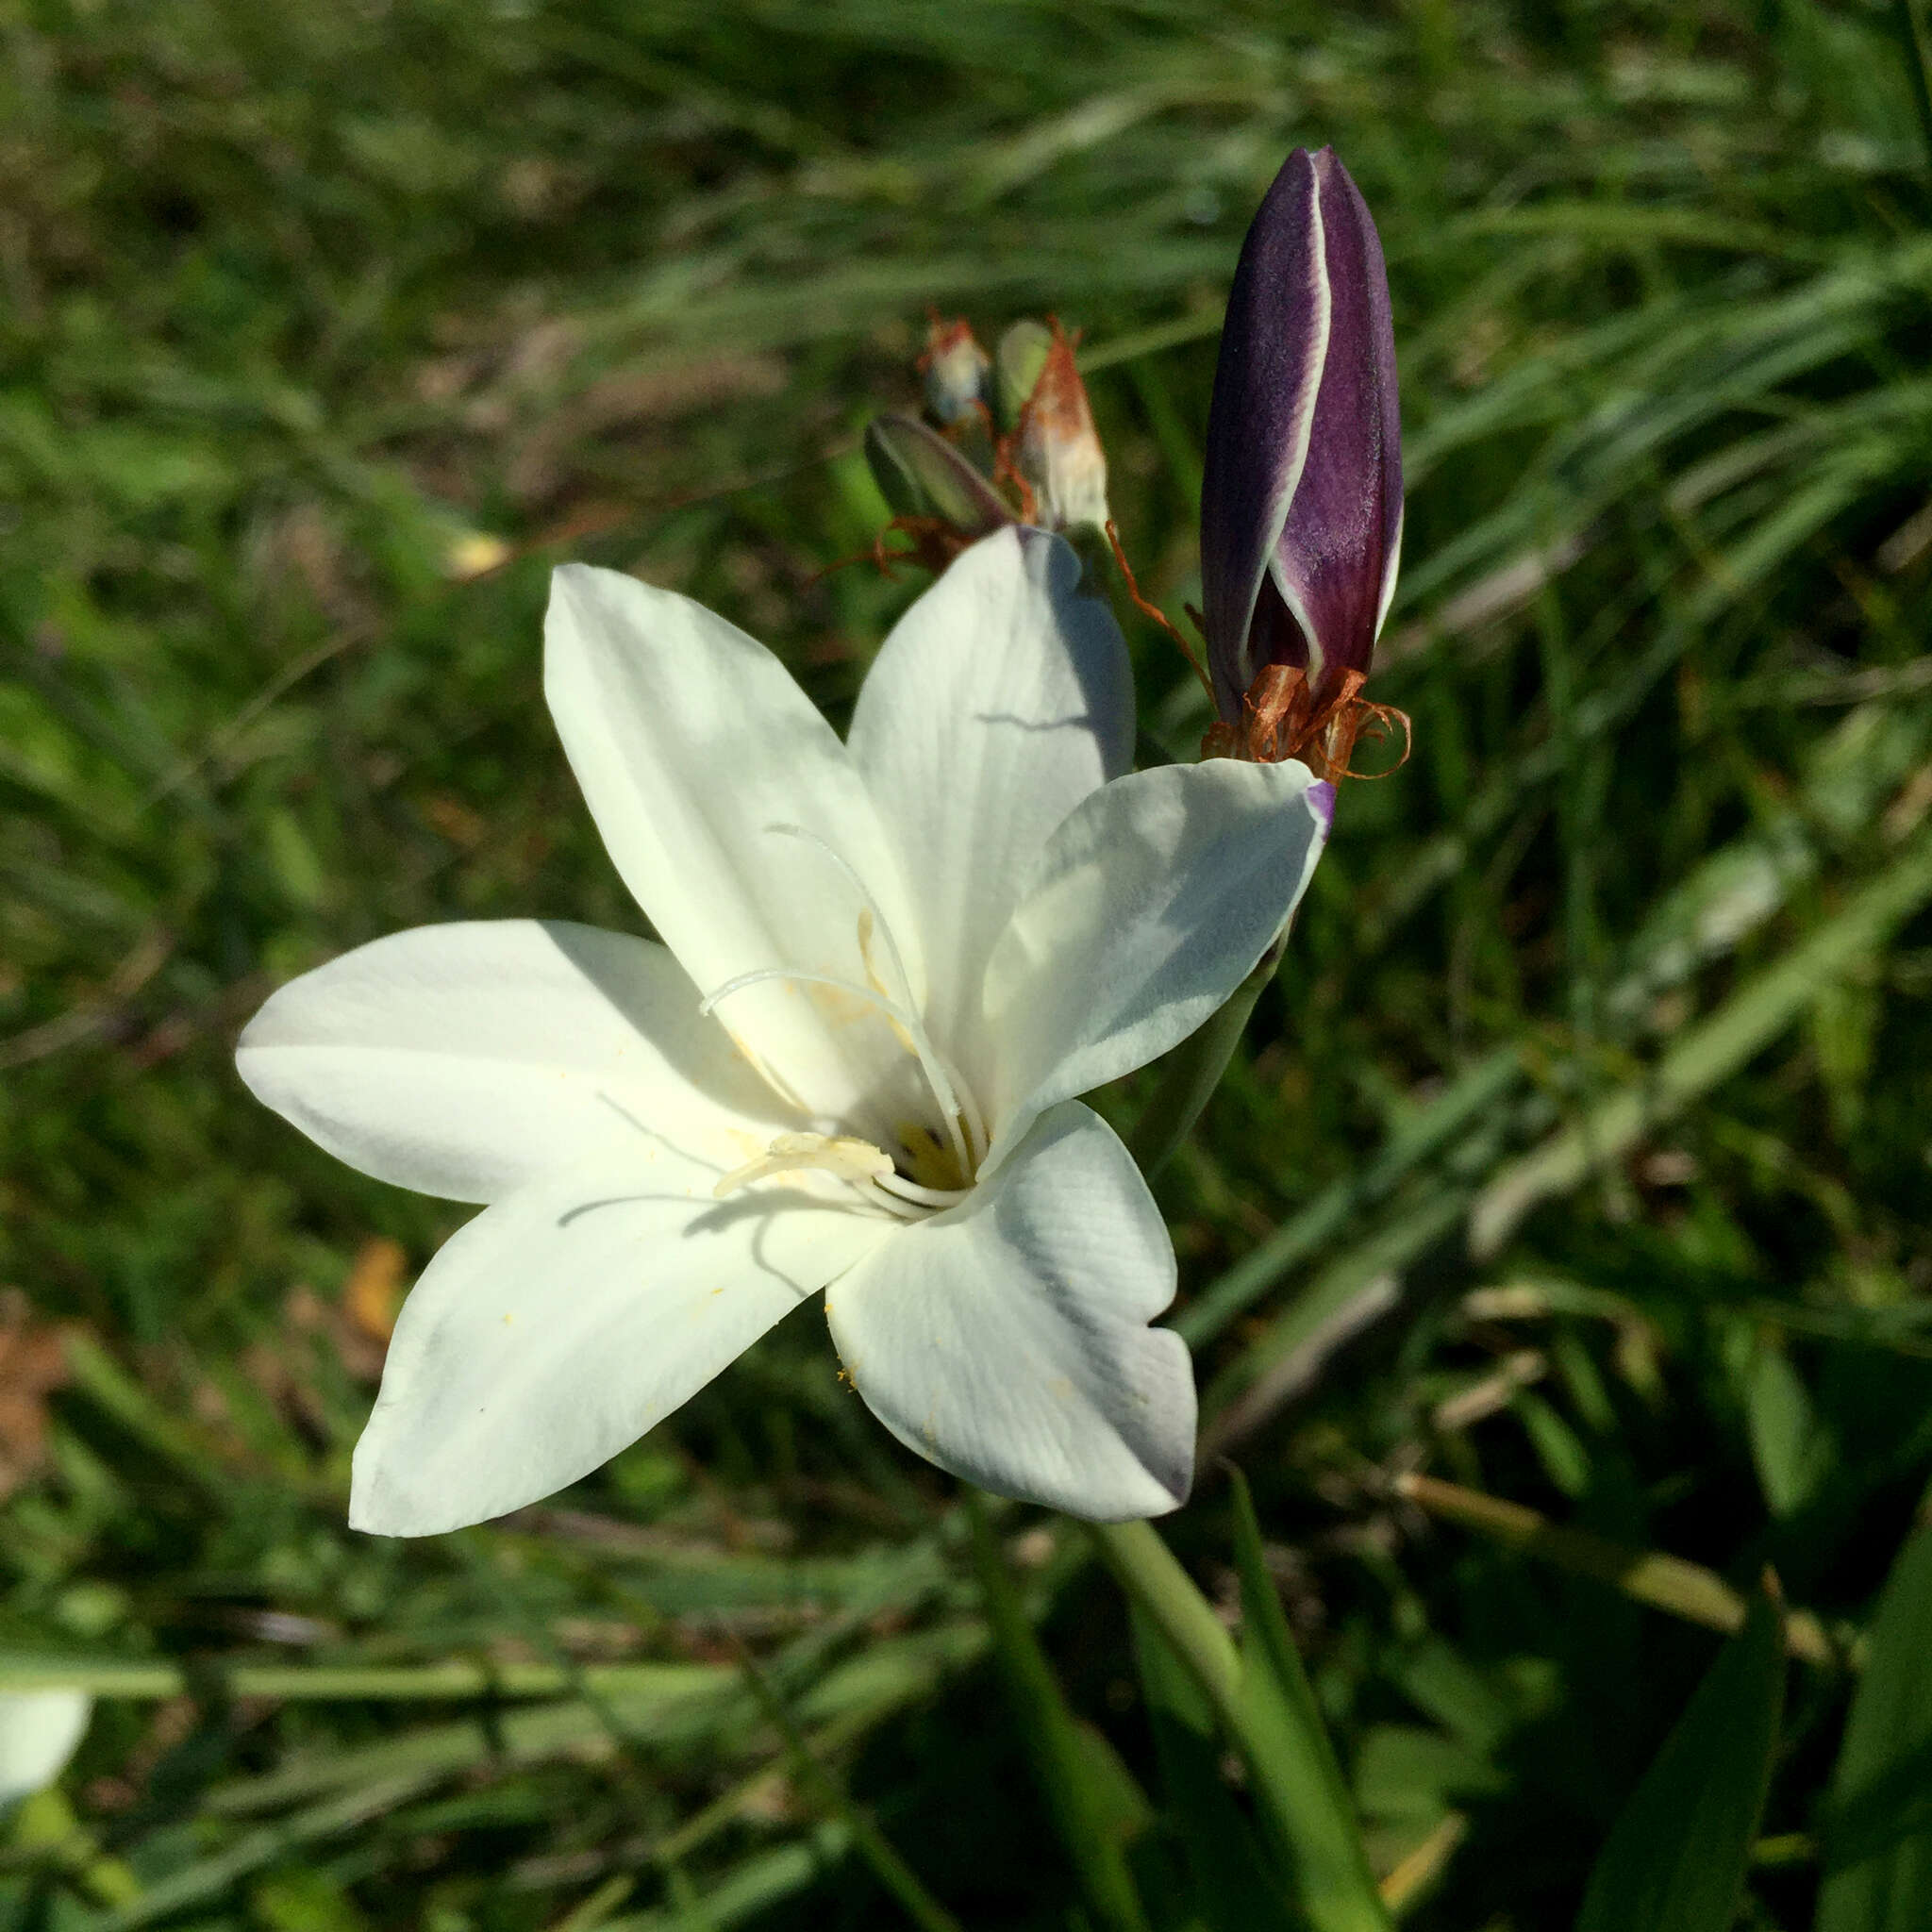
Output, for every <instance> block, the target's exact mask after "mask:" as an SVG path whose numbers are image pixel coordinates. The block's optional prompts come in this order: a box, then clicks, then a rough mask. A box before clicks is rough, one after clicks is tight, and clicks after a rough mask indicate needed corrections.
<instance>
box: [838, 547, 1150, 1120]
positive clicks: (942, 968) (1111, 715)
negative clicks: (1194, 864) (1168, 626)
mask: <svg viewBox="0 0 1932 1932" xmlns="http://www.w3.org/2000/svg"><path fill="white" fill-rule="evenodd" d="M1079 584H1080V561H1079V558H1076V557H1075V556H1074V553H1073V551H1072V550H1071V549H1069V548H1068V546H1067V545H1066V544H1065V543H1064V542H1063V541H1061V540H1060V539H1059V538H1058V537H1050V536H1047V535H1045V534H1044V533H1043V532H1041V531H1039V530H1024V531H1023V530H1020V529H1018V528H1009V529H1006V530H1002V531H1000V532H998V534H996V535H994V536H991V537H989V538H987V539H986V540H985V541H982V542H980V543H977V544H975V545H974V547H973V548H972V549H971V550H969V551H967V552H966V553H965V554H964V555H963V556H962V557H960V558H958V560H957V561H956V562H954V563H953V564H952V565H951V566H950V568H948V570H947V571H946V572H945V574H944V575H942V576H941V578H940V579H939V581H938V582H937V583H936V584H934V585H933V587H932V589H931V590H929V591H926V593H925V594H924V596H923V597H921V598H920V600H919V601H918V603H916V604H915V605H913V607H912V608H911V609H909V610H908V612H907V613H906V615H905V616H904V617H903V618H902V619H901V620H900V621H899V623H898V625H897V626H896V627H895V628H894V629H893V632H892V634H891V637H890V638H888V639H887V640H886V642H885V645H884V647H883V648H882V649H881V650H880V652H879V655H878V658H877V659H876V660H875V661H874V664H873V667H872V670H871V672H870V673H869V674H868V675H867V677H866V680H865V688H864V690H863V691H860V693H859V697H858V709H857V710H856V711H855V712H854V714H853V719H852V733H851V746H852V757H853V761H854V762H855V763H856V764H857V765H858V769H859V771H860V772H861V773H862V774H864V776H865V781H866V784H867V787H868V788H869V789H870V791H871V792H872V795H873V800H874V804H875V805H876V806H877V807H878V810H879V816H880V818H881V820H882V821H883V822H884V824H885V826H886V831H887V835H888V837H890V838H891V839H892V840H893V841H894V842H895V844H896V846H897V849H898V853H899V858H900V870H901V872H902V874H903V875H904V877H905V880H906V885H907V890H908V892H909V893H910V894H911V897H912V900H913V903H914V905H915V907H916V908H917V911H918V915H919V918H920V921H921V923H922V928H923V936H924V953H925V970H926V983H927V994H926V1017H927V1021H928V1024H929V1025H930V1027H931V1029H932V1033H933V1036H934V1038H935V1039H937V1040H938V1041H940V1043H941V1045H942V1046H943V1047H944V1048H945V1049H946V1050H947V1051H948V1052H949V1053H950V1054H951V1055H952V1057H953V1058H954V1059H955V1060H956V1062H957V1063H958V1065H959V1067H960V1070H961V1072H962V1073H963V1074H965V1076H966V1079H967V1081H968V1083H969V1085H974V1086H977V1085H980V1084H982V1083H983V1082H984V1081H985V1079H986V1078H987V1077H988V1076H989V1074H990V1073H991V1068H990V1066H989V1065H988V1064H987V1063H986V1055H985V1052H984V1047H983V1042H982V1041H981V1038H980V1033H979V1022H980V1008H979V987H980V982H981V980H982V978H983V977H984V976H985V973H986V962H987V958H988V957H989V956H990V955H991V951H992V946H993V941H995V940H996V939H997V938H998V937H999V934H1000V931H1001V929H1002V928H1003V927H1004V926H1005V924H1006V923H1007V920H1008V916H1009V915H1010V914H1011V912H1012V910H1013V908H1014V906H1015V905H1017V904H1018V903H1019V896H1020V892H1021V890H1022V888H1023V887H1024V883H1025V877H1026V874H1027V873H1028V871H1029V870H1030V868H1031V867H1032V865H1033V864H1034V863H1035V861H1036V860H1037V859H1038V858H1039V855H1040V852H1041V847H1043V846H1044V845H1045V843H1046V841H1047V840H1048V838H1049V837H1050V836H1051V835H1052V833H1053V830H1054V828H1055V826H1057V825H1058V824H1059V822H1060V821H1061V820H1062V819H1063V818H1065V817H1066V815H1067V814H1068V813H1069V812H1070V811H1072V810H1073V808H1074V807H1075V806H1076V805H1078V804H1079V803H1080V801H1081V800H1082V799H1083V798H1085V797H1086V796H1087V795H1088V794H1089V793H1090V792H1091V791H1096V790H1097V789H1098V788H1099V787H1100V786H1101V785H1102V784H1104V783H1105V782H1106V781H1107V780H1108V778H1110V777H1113V776H1115V775H1117V774H1119V773H1122V772H1124V771H1125V770H1126V769H1127V767H1128V765H1129V764H1130V763H1131V761H1132V758H1133V749H1134V686H1133V672H1132V669H1131V667H1130V666H1129V664H1128V662H1127V651H1126V645H1125V643H1124V641H1122V638H1121V633H1120V626H1119V625H1116V624H1115V623H1114V621H1113V615H1112V613H1111V612H1110V611H1109V610H1108V608H1107V606H1106V605H1105V604H1104V603H1102V602H1101V601H1100V600H1099V599H1098V598H1096V597H1090V596H1085V595H1082V594H1081V592H1080V590H1079Z"/></svg>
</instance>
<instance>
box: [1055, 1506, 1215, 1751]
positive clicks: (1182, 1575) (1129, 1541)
mask: <svg viewBox="0 0 1932 1932" xmlns="http://www.w3.org/2000/svg"><path fill="white" fill-rule="evenodd" d="M1087 1531H1088V1534H1089V1535H1090V1536H1091V1537H1092V1539H1093V1541H1094V1543H1095V1545H1096V1546H1097V1547H1098V1549H1099V1551H1100V1557H1101V1561H1102V1562H1104V1563H1105V1564H1106V1565H1107V1567H1108V1569H1109V1570H1111V1571H1112V1572H1113V1574H1114V1577H1115V1579H1116V1580H1117V1581H1118V1582H1119V1584H1120V1586H1121V1588H1122V1589H1123V1590H1124V1591H1126V1593H1127V1594H1128V1595H1129V1596H1130V1597H1132V1598H1133V1600H1134V1602H1135V1603H1136V1604H1137V1605H1138V1606H1139V1607H1141V1609H1142V1610H1144V1611H1145V1612H1146V1614H1147V1615H1148V1617H1149V1618H1151V1619H1152V1620H1153V1622H1154V1624H1155V1625H1156V1627H1157V1628H1158V1630H1159V1632H1160V1634H1161V1635H1162V1636H1163V1637H1164V1638H1166V1639H1167V1642H1168V1647H1169V1648H1170V1649H1171V1650H1172V1651H1173V1652H1174V1655H1175V1656H1176V1657H1179V1658H1180V1660H1181V1661H1182V1662H1183V1663H1184V1664H1186V1665H1187V1667H1188V1669H1189V1670H1190V1671H1191V1672H1192V1673H1193V1675H1194V1680H1195V1682H1196V1683H1198V1684H1199V1685H1200V1687H1201V1689H1202V1690H1203V1691H1206V1692H1207V1693H1208V1702H1209V1703H1210V1704H1211V1705H1213V1707H1214V1709H1215V1713H1216V1715H1217V1716H1219V1717H1220V1719H1221V1721H1222V1723H1223V1724H1224V1726H1226V1727H1227V1729H1229V1730H1230V1731H1234V1730H1237V1729H1238V1728H1239V1727H1240V1724H1241V1653H1240V1652H1239V1651H1237V1650H1236V1649H1235V1647H1234V1639H1233V1638H1232V1637H1230V1636H1229V1635H1228V1634H1227V1627H1226V1625H1225V1624H1223V1623H1222V1621H1221V1619H1220V1618H1219V1617H1218V1616H1216V1615H1215V1614H1214V1609H1213V1607H1212V1606H1211V1605H1210V1604H1209V1603H1208V1600H1207V1598H1206V1597H1204V1596H1203V1595H1202V1594H1201V1592H1200V1591H1198V1590H1196V1589H1195V1588H1194V1583H1193V1579H1192V1578H1191V1576H1190V1575H1189V1574H1188V1573H1187V1572H1186V1571H1185V1570H1183V1569H1182V1568H1181V1565H1180V1558H1179V1557H1176V1556H1175V1555H1174V1552H1173V1551H1172V1550H1171V1549H1169V1548H1168V1546H1167V1545H1166V1543H1164V1542H1163V1541H1161V1539H1160V1536H1159V1533H1158V1531H1157V1530H1156V1529H1155V1527H1154V1525H1153V1524H1151V1523H1090V1524H1088V1525H1087Z"/></svg>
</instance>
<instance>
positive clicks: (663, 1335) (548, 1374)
mask: <svg viewBox="0 0 1932 1932" xmlns="http://www.w3.org/2000/svg"><path fill="white" fill-rule="evenodd" d="M713 1178H714V1176H713V1175H712V1174H711V1173H710V1171H709V1170H708V1169H705V1168H699V1167H695V1166H692V1165H691V1164H690V1163H687V1162H683V1161H680V1160H678V1159H677V1158H675V1156H672V1155H668V1154H667V1155H663V1156H661V1157H660V1158H658V1160H657V1161H656V1162H655V1163H648V1162H647V1163H646V1164H644V1166H643V1167H642V1169H641V1171H640V1169H639V1168H638V1167H636V1166H625V1167H619V1168H606V1169H604V1170H603V1171H601V1172H591V1173H587V1174H567V1175H557V1176H553V1177H552V1178H550V1179H548V1180H543V1181H539V1182H537V1183H536V1184H535V1185H533V1186H531V1187H528V1188H525V1189H524V1190H522V1191H520V1192H518V1193H515V1194H512V1195H511V1196H510V1197H509V1198H508V1200H505V1201H500V1202H498V1203H497V1204H496V1205H495V1206H494V1207H493V1208H485V1209H484V1211H483V1212H482V1213H481V1214H479V1215H478V1216H477V1217H476V1218H475V1220H474V1221H472V1222H471V1223H470V1224H468V1225H467V1226H465V1227H463V1228H462V1229H461V1230H459V1231H458V1233H457V1234H456V1235H454V1236H453V1237H452V1238H451V1239H450V1240H449V1241H447V1242H445V1243H444V1244H443V1247H442V1249H441V1252H440V1253H439V1254H438V1255H437V1257H436V1258H435V1260H433V1261H432V1262H431V1263H430V1264H429V1266H428V1268H427V1269H426V1270H425V1272H424V1274H423V1278H422V1279H421V1280H420V1281H419V1282H417V1284H416V1286H415V1288H414V1289H413V1290H412V1291H410V1294H409V1298H408V1301H407V1302H405V1303H404V1305H403V1312H402V1317H401V1319H400V1320H399V1321H398V1322H397V1324H396V1332H395V1338H394V1340H393V1341H391V1344H390V1352H389V1361H388V1363H387V1365H386V1366H385V1367H384V1369H383V1374H382V1393H381V1394H380V1395H379V1396H378V1397H377V1398H376V1404H375V1413H374V1414H373V1415H372V1416H371V1417H370V1419H369V1427H368V1429H367V1430H366V1431H365V1432H364V1434H363V1437H362V1440H361V1441H360V1442H358V1444H357V1446H356V1461H355V1481H354V1484H353V1487H352V1489H351V1492H350V1499H349V1521H350V1523H351V1524H353V1525H354V1526H355V1527H356V1528H358V1529H366V1530H373V1531H375V1532H376V1533H377V1534H379V1535H383V1536H426V1535H429V1534H431V1533H433V1532H435V1531H438V1530H444V1529H456V1528H459V1527H460V1526H461V1525H462V1524H466V1523H480V1522H482V1521H483V1520H484V1519H485V1518H486V1517H491V1516H500V1515H502V1514H503V1513H504V1511H506V1510H508V1509H516V1508H520V1507H522V1506H523V1505H524V1504H525V1503H533V1502H535V1501H537V1500H538V1499H539V1498H540V1497H542V1496H547V1495H551V1494H553V1493H554V1492H555V1491H558V1490H560V1489H562V1488H564V1487H565V1485H567V1484H569V1483H574V1482H575V1481H576V1480H577V1479H578V1478H579V1477H580V1476H584V1475H587V1474H590V1472H591V1470H593V1469H595V1468H596V1467H597V1466H598V1465H599V1464H600V1463H602V1462H605V1461H607V1460H608V1458H609V1457H611V1456H613V1455H615V1454H616V1453H617V1451H618V1450H620V1449H622V1448H624V1447H625V1445H626V1444H628V1443H630V1442H634V1441H636V1440H637V1439H638V1438H639V1437H640V1436H641V1435H642V1434H643V1433H644V1431H645V1430H647V1429H649V1428H651V1427H652V1426H653V1425H654V1424H657V1423H658V1422H660V1421H662V1420H663V1418H664V1417H665V1416H667V1415H669V1414H670V1413H671V1411H672V1410H673V1409H675V1408H676V1407H678V1406H679V1404H681V1403H682V1402H684V1401H685V1400H686V1399H687V1398H688V1397H690V1396H691V1395H693V1394H695V1393H696V1392H697V1391H698V1390H700V1389H702V1388H703V1387H704V1385H705V1384H706V1383H707V1382H708V1381H709V1380H710V1379H711V1377H712V1376H713V1375H715V1374H718V1372H719V1371H720V1370H721V1369H723V1368H724V1367H725V1365H726V1364H727V1363H729V1362H731V1361H732V1360H734V1359H735V1358H736V1357H738V1356H739V1355H741V1353H742V1352H743V1351H744V1350H745V1349H746V1348H748V1347H749V1346H750V1345H751V1344H752V1343H753V1342H754V1341H757V1340H758V1337H759V1336H760V1335H762V1334H763V1333H764V1332H765V1330H766V1329H767V1328H769V1327H771V1325H772V1324H774V1322H776V1321H777V1320H778V1319H779V1318H780V1316H782V1315H784V1314H786V1313H787V1312H788V1311H789V1310H790V1309H791V1308H793V1307H796V1306H797V1305H798V1304H799V1303H800V1302H801V1301H803V1300H804V1299H805V1298H806V1297H807V1296H808V1295H809V1294H811V1293H812V1292H813V1291H816V1290H818V1289H820V1288H822V1287H824V1284H825V1283H826V1282H827V1281H829V1280H830V1279H832V1277H833V1276H834V1275H836V1274H839V1273H841V1270H843V1269H845V1268H847V1267H849V1266H850V1265H851V1263H852V1262H853V1261H854V1260H855V1259H857V1258H858V1257H859V1256H861V1255H863V1254H866V1253H867V1252H869V1251H870V1249H871V1248H872V1247H873V1246H874V1244H875V1243H876V1242H877V1241H879V1240H880V1239H881V1238H882V1237H883V1236H886V1235H890V1234H891V1232H892V1230H893V1229H895V1228H896V1227H897V1226H898V1225H899V1224H898V1223H896V1222H891V1221H883V1220H875V1219H874V1218H872V1217H870V1216H868V1215H864V1214H859V1213H855V1212H852V1211H850V1210H849V1209H845V1208H837V1207H831V1206H826V1205H824V1202H822V1201H820V1200H815V1199H813V1198H812V1196H811V1195H810V1194H808V1193H807V1192H804V1191H794V1190H792V1189H790V1188H783V1187H767V1188H751V1189H746V1190H744V1191H742V1192H740V1193H737V1194H734V1195H732V1196H731V1197H730V1198H728V1199H726V1200H724V1201H719V1200H715V1199H713V1198H712V1195H711V1185H712V1181H713Z"/></svg>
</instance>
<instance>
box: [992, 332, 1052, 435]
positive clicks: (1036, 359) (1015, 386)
mask: <svg viewBox="0 0 1932 1932" xmlns="http://www.w3.org/2000/svg"><path fill="white" fill-rule="evenodd" d="M1052 354H1053V330H1052V329H1050V328H1048V327H1047V325H1045V323H1043V322H1035V321H1034V320H1033V318H1032V317H1031V316H1030V315H1027V316H1022V317H1021V319H1020V320H1019V321H1018V322H1015V323H1009V324H1008V326H1007V329H1006V332H1005V333H1004V334H1003V335H1002V336H1001V337H1000V341H999V346H998V348H996V349H995V350H994V351H993V404H994V408H995V411H996V414H997V418H998V422H999V426H1000V428H1001V429H1002V430H1006V431H1010V430H1014V429H1017V428H1018V427H1019V426H1020V417H1021V413H1022V412H1023V411H1024V409H1025V408H1026V403H1027V399H1028V398H1029V397H1030V396H1031V395H1032V393H1033V391H1034V389H1035V388H1036V387H1037V385H1038V384H1039V381H1040V373H1041V370H1043V369H1044V368H1045V367H1046V358H1048V357H1049V356H1050V355H1052Z"/></svg>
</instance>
